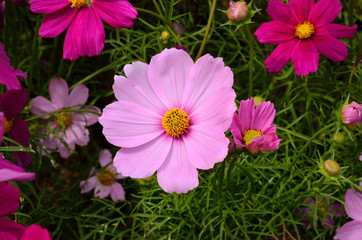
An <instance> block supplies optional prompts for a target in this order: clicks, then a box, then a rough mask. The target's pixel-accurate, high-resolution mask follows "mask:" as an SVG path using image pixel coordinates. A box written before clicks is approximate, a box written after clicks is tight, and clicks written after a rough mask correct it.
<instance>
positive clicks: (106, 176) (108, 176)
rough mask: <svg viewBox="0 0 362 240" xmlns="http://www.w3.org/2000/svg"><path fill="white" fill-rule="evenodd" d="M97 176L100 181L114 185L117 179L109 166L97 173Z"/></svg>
mask: <svg viewBox="0 0 362 240" xmlns="http://www.w3.org/2000/svg"><path fill="white" fill-rule="evenodd" d="M97 178H98V181H99V182H100V183H102V184H103V185H112V183H114V182H115V181H116V177H115V175H114V172H112V171H111V170H109V169H108V168H106V169H104V170H103V171H102V172H100V173H97Z"/></svg>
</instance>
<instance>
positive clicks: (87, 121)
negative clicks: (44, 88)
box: [29, 78, 100, 158]
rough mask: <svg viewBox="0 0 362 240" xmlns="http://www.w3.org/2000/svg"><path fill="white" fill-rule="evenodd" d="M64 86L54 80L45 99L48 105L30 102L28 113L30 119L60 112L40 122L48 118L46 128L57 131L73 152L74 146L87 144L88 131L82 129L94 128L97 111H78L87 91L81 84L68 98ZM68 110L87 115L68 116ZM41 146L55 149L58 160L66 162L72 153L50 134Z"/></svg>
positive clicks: (41, 102) (34, 99) (95, 108)
mask: <svg viewBox="0 0 362 240" xmlns="http://www.w3.org/2000/svg"><path fill="white" fill-rule="evenodd" d="M68 91H69V90H68V84H67V82H66V81H65V80H64V79H62V78H54V79H52V80H51V82H50V84H49V95H50V99H51V101H49V100H48V99H46V98H44V97H42V96H38V97H36V98H33V99H32V100H31V101H30V105H33V107H32V108H31V109H30V110H29V111H30V112H31V113H33V114H34V115H41V114H46V113H49V112H53V111H57V110H62V109H64V111H63V112H61V113H59V114H58V115H55V114H50V115H46V116H43V117H42V119H47V118H49V117H50V119H52V122H51V123H50V124H49V126H48V127H49V128H51V129H53V130H56V131H59V133H58V135H59V136H60V138H62V139H63V141H65V142H66V143H67V144H68V146H69V147H70V148H71V149H72V150H74V149H75V145H76V144H77V145H79V146H86V145H87V144H88V142H89V131H88V129H87V128H86V127H87V126H91V125H93V124H95V123H96V122H97V120H98V114H97V113H100V109H99V108H97V107H94V106H93V107H82V105H84V104H85V103H86V102H87V99H88V92H89V90H88V88H87V87H86V86H85V85H83V84H81V85H78V86H76V87H75V88H74V89H73V90H72V91H71V92H70V94H69V95H68ZM67 109H72V110H84V111H92V112H94V113H91V112H70V111H67ZM42 132H43V133H45V130H42ZM41 143H42V144H43V146H45V147H47V148H50V149H59V153H60V156H61V157H63V158H68V157H69V156H70V155H71V154H72V152H71V151H70V150H69V149H68V147H67V146H65V145H64V144H63V143H62V141H60V139H59V138H57V137H56V136H55V135H53V134H50V136H49V137H48V138H46V139H41Z"/></svg>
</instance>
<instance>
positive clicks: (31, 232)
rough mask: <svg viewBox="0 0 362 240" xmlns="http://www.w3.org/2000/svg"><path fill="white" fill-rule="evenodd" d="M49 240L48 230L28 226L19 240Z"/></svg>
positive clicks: (36, 226) (37, 226)
mask: <svg viewBox="0 0 362 240" xmlns="http://www.w3.org/2000/svg"><path fill="white" fill-rule="evenodd" d="M35 239H36V240H51V237H50V235H49V232H48V230H46V229H44V228H42V227H40V226H39V225H34V224H33V225H30V226H29V227H28V228H27V229H26V230H25V232H24V235H23V236H22V237H21V239H20V240H35Z"/></svg>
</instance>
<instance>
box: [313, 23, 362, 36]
mask: <svg viewBox="0 0 362 240" xmlns="http://www.w3.org/2000/svg"><path fill="white" fill-rule="evenodd" d="M356 31H357V24H355V25H353V26H352V27H349V26H344V25H340V24H333V23H331V24H327V25H324V26H323V27H320V28H318V31H317V33H324V32H326V33H328V35H330V36H332V37H335V38H351V37H353V35H354V34H355V33H356Z"/></svg>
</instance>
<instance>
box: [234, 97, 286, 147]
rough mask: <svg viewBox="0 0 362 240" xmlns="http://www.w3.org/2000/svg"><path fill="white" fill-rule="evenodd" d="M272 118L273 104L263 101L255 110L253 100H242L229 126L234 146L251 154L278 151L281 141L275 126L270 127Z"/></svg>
mask: <svg viewBox="0 0 362 240" xmlns="http://www.w3.org/2000/svg"><path fill="white" fill-rule="evenodd" d="M274 117H275V108H274V104H273V103H271V102H269V101H267V102H265V101H264V102H262V103H260V104H259V105H258V106H257V107H256V108H255V102H254V98H250V99H248V100H242V101H241V102H240V107H239V115H238V114H237V113H234V118H233V121H232V123H231V126H230V131H231V133H232V135H233V137H234V141H235V143H236V146H238V147H239V148H244V147H245V148H246V149H248V150H249V152H251V153H256V152H259V151H270V150H276V149H279V142H280V141H281V140H283V139H279V138H278V136H277V135H276V133H275V131H276V125H270V124H271V123H272V122H273V120H274Z"/></svg>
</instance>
